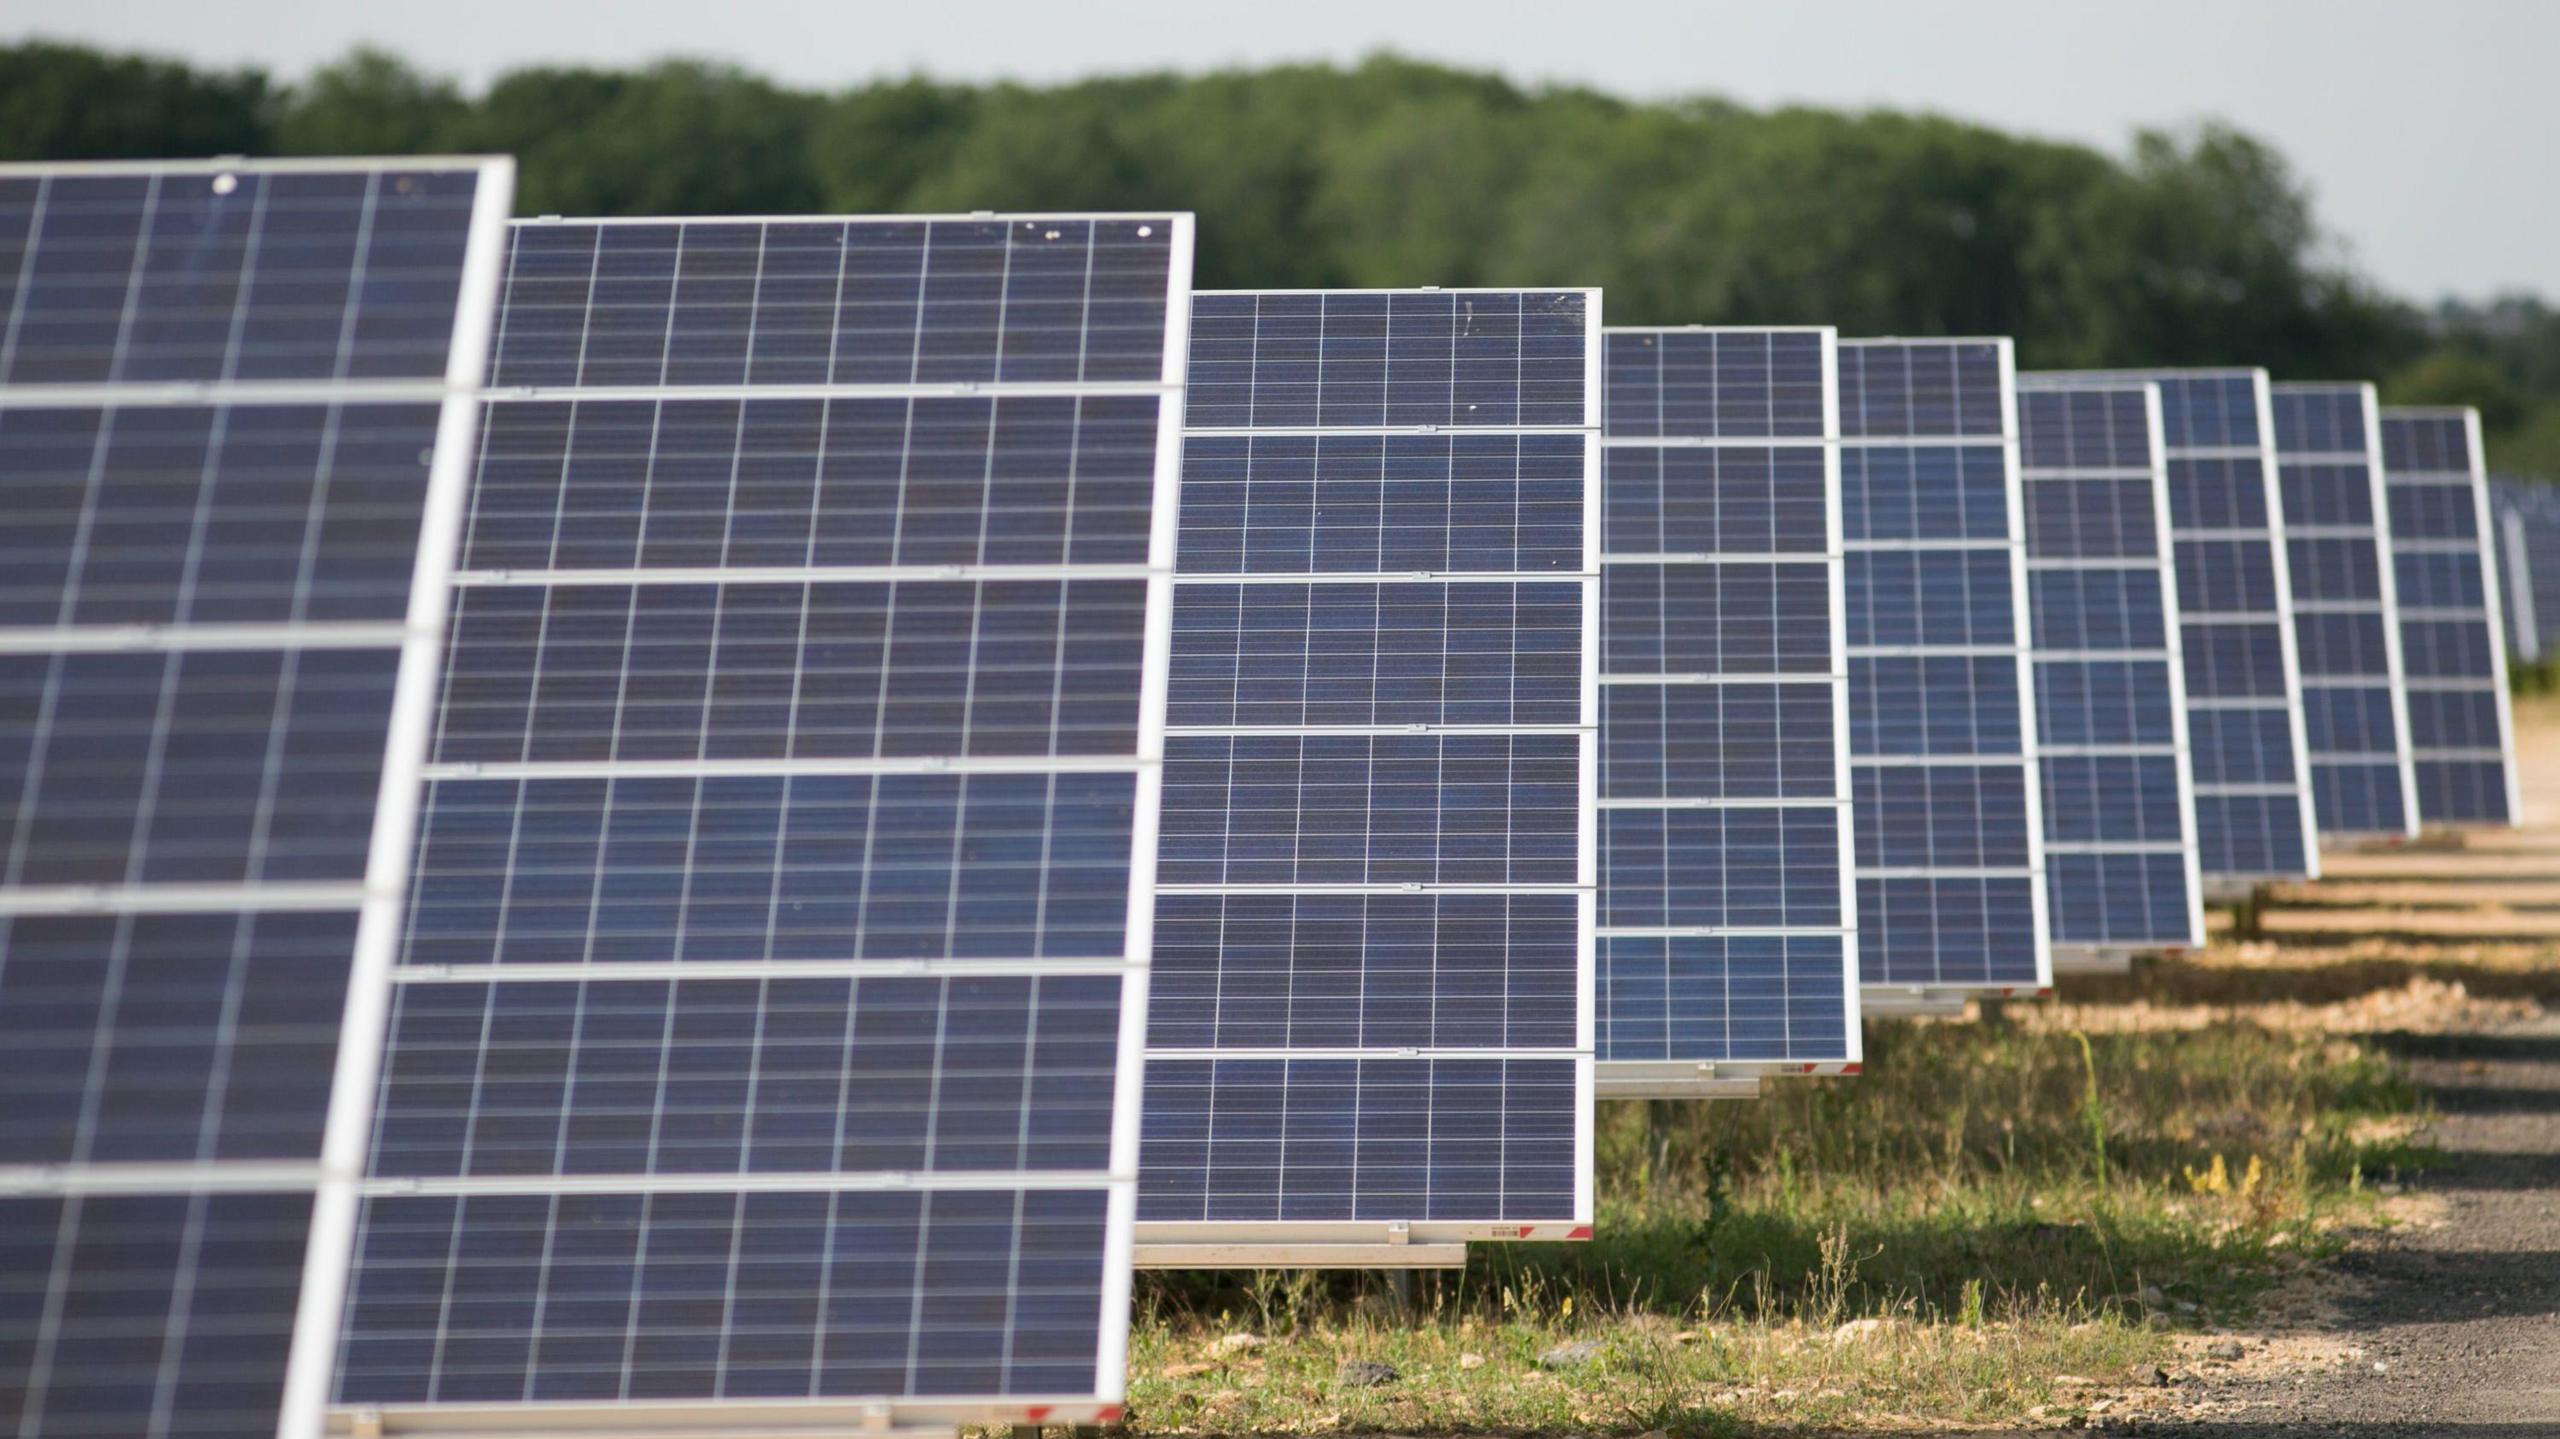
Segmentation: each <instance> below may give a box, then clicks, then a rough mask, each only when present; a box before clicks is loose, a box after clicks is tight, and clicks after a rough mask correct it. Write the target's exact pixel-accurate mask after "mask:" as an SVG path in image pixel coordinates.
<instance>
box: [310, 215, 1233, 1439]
mask: <svg viewBox="0 0 2560 1439" xmlns="http://www.w3.org/2000/svg"><path fill="white" fill-rule="evenodd" d="M1190 247H1191V219H1190V217H1189V216H1187V215H1152V216H1146V215H1141V216H1066V215H1059V216H1021V215H1013V216H971V217H961V218H905V217H902V218H898V219H866V218H839V219H823V220H789V221H756V220H748V221H726V220H713V221H658V220H649V221H632V222H585V221H580V222H557V221H540V222H529V223H519V224H517V225H516V226H515V227H514V228H513V230H512V232H511V246H510V254H509V268H508V274H507V285H506V289H505V296H504V304H503V307H502V309H501V310H500V312H499V331H498V333H499V339H498V353H497V359H496V362H495V373H496V376H497V378H498V379H499V381H501V382H502V383H506V384H509V385H514V386H519V387H521V388H517V389H511V390H507V391H503V392H500V398H498V399H497V400H495V401H494V402H493V403H492V404H491V405H490V406H489V408H488V414H487V419H486V424H485V434H484V439H483V443H482V447H481V462H480V469H479V479H478V483H477V485H476V487H475V488H474V490H473V493H472V505H471V508H470V511H469V513H468V515H467V516H466V517H465V520H464V523H463V526H462V554H461V559H460V562H459V567H458V568H457V570H456V572H455V575H454V585H455V589H454V623H453V627H452V637H451V643H450V648H449V655H448V664H447V682H446V684H445V685H444V687H443V691H442V694H441V697H440V701H439V703H438V705H437V707H436V710H435V733H434V741H433V750H432V753H431V757H430V763H429V764H428V766H427V768H426V771H425V774H426V789H425V796H424V800H423V803H422V807H421V809H422V812H421V815H420V819H419V842H418V848H417V854H416V862H415V866H414V872H413V874H412V876H411V888H410V896H411V897H410V905H409V923H408V925H407V928H406V931H405V932H404V933H403V935H402V936H401V941H400V947H399V954H398V957H397V958H398V962H397V966H396V968H394V969H393V970H392V971H391V976H390V978H391V980H392V983H391V984H390V986H389V994H388V996H387V998H386V1000H385V1001H384V1003H383V1006H382V1012H383V1024H384V1030H385V1036H386V1037H385V1041H384V1054H383V1059H382V1063H381V1066H380V1075H379V1083H378V1086H377V1087H376V1090H375V1093H374V1097H373V1103H372V1105H371V1107H370V1112H369V1114H368V1115H367V1116H366V1119H367V1129H368V1133H367V1136H366V1139H367V1148H368V1152H369V1158H368V1162H367V1166H366V1173H367V1176H368V1177H367V1179H366V1182H365V1184H364V1195H363V1204H362V1209H361V1212H360V1214H358V1215H357V1217H356V1228H355V1232H354V1236H353V1251H354V1259H353V1274H352V1278H351V1280H350V1284H349V1292H348V1296H347V1303H346V1306H345V1324H344V1330H343V1337H342V1341H341V1344H340V1347H339V1350H338V1354H337V1377H336V1389H335V1396H334V1398H335V1404H336V1409H337V1413H338V1415H339V1416H340V1417H341V1420H342V1422H353V1420H352V1419H350V1418H349V1417H348V1416H355V1415H372V1416H378V1418H377V1419H376V1420H367V1421H365V1422H379V1423H380V1424H382V1425H383V1426H384V1428H385V1429H386V1430H388V1431H391V1432H399V1431H402V1430H404V1429H427V1428H435V1427H439V1426H445V1427H450V1426H454V1425H463V1426H466V1427H467V1426H471V1425H478V1426H481V1427H502V1428H507V1429H509V1431H510V1432H520V1431H525V1430H540V1431H546V1432H548V1431H558V1430H565V1429H571V1428H579V1427H584V1428H588V1429H594V1428H598V1427H602V1428H614V1429H626V1428H627V1429H646V1430H648V1431H649V1432H650V1433H652V1434H670V1435H672V1434H687V1433H707V1432H712V1431H714V1430H716V1432H718V1433H721V1434H724V1435H727V1434H736V1433H744V1432H752V1431H755V1430H758V1429H780V1430H788V1431H789V1432H793V1433H801V1432H809V1431H810V1430H811V1429H812V1428H817V1427H824V1428H836V1427H860V1426H865V1425H870V1426H874V1427H880V1426H889V1425H903V1424H912V1423H921V1424H928V1425H930V1424H943V1425H950V1424H960V1423H1007V1422H1012V1423H1039V1422H1057V1423H1087V1422H1097V1421H1100V1420H1104V1419H1108V1418H1110V1417H1113V1416H1115V1415H1116V1414H1117V1413H1118V1412H1119V1404H1120V1400H1121V1397H1122V1394H1123V1392H1124V1388H1123V1386H1124V1383H1125V1377H1124V1370H1125V1363H1124V1357H1125V1350H1126V1344H1127V1322H1128V1308H1129V1242H1130V1231H1129V1224H1130V1218H1131V1212H1132V1207H1133V1205H1134V1201H1135V1183H1136V1181H1135V1170H1136V1158H1137V1139H1138V1131H1137V1118H1138V1116H1137V1084H1138V1080H1139V1077H1140V1070H1139V1068H1138V1065H1139V1059H1140V1051H1139V1048H1138V1039H1139V1028H1138V1022H1139V1019H1140V1015H1141V1011H1140V1008H1139V1006H1141V1005H1143V1003H1144V995H1145V964H1146V957H1147V954H1148V951H1149V949H1150V939H1149V932H1148V931H1149V920H1150V918H1151V915H1150V912H1149V896H1150V895H1151V892H1152V878H1153V875H1152V871H1153V868H1154V833H1155V826H1156V817H1157V795H1158V792H1159V788H1160V783H1161V780H1160V776H1161V766H1160V762H1159V758H1160V739H1159V734H1158V725H1157V722H1156V721H1155V719H1154V718H1153V716H1154V714H1155V713H1156V711H1157V707H1158V706H1160V705H1161V704H1162V695H1163V690H1164V682H1165V681H1164V673H1165V671H1164V665H1165V660H1164V648H1165V647H1164V637H1165V634H1166V631H1167V627H1168V625H1169V623H1170V620H1171V606H1170V596H1171V589H1170V579H1169V575H1170V570H1171V562H1172V538H1173V528H1172V520H1173V501H1174V497H1175V480H1176V471H1175V467H1174V462H1175V459H1176V456H1177V454H1178V450H1177V448H1176V442H1177V438H1178V426H1179V423H1180V415H1181V411H1182V384H1181V381H1182V373H1183V337H1184V334H1185V333H1186V330H1187V326H1186V324H1185V314H1186V310H1187V307H1188V303H1189V294H1190V256H1191V248H1190Z"/></svg>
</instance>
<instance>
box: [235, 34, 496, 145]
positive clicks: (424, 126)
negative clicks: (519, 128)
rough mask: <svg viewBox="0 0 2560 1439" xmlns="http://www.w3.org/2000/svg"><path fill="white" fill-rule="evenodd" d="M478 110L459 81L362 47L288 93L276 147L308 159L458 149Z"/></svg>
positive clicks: (278, 122) (277, 127)
mask: <svg viewBox="0 0 2560 1439" xmlns="http://www.w3.org/2000/svg"><path fill="white" fill-rule="evenodd" d="M470 113H471V104H470V102H469V101H467V100H465V99H464V98H463V97H462V91H461V90H460V89H459V88H457V87H456V86H455V85H454V84H453V82H452V81H450V80H441V79H437V78H435V77H433V76H429V75H423V74H420V73H419V72H418V71H416V70H413V69H411V68H410V67H409V66H408V65H407V64H406V63H404V62H402V61H401V60H400V59H399V58H398V57H396V56H392V55H388V54H385V53H383V52H382V51H380V50H358V51H356V52H355V53H353V54H351V55H349V56H348V57H347V58H345V59H344V60H341V61H339V62H337V63H336V64H334V65H329V66H325V67H323V68H322V69H320V70H319V71H317V72H315V73H314V74H313V75H312V77H311V78H310V79H309V80H306V81H304V82H303V83H302V84H300V85H297V86H295V87H294V88H293V89H292V90H290V91H288V92H287V93H286V95H285V101H284V105H283V110H282V113H281V114H280V115H278V116H277V119H276V139H275V143H276V147H277V148H278V149H280V150H282V151H285V152H286V153H289V154H302V155H416V154H425V153H431V152H433V151H436V150H442V149H449V148H451V147H452V146H453V143H454V139H455V137H456V136H458V135H459V134H461V132H462V129H463V122H464V121H465V119H466V118H467V117H468V116H469V115H470Z"/></svg>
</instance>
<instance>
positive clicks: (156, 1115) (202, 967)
mask: <svg viewBox="0 0 2560 1439" xmlns="http://www.w3.org/2000/svg"><path fill="white" fill-rule="evenodd" d="M511 174H512V166H511V165H510V164H509V163H508V162H506V161H469V160H461V161H453V160H448V161H403V162H397V163H392V164H369V163H365V162H355V161H343V160H310V161H293V162H265V161H258V162H251V161H219V162H203V163H169V164H160V163H150V164H106V165H57V166H0V389H5V390H6V391H8V392H9V400H10V403H8V404H6V405H0V508H5V511H6V513H7V515H8V522H7V524H6V525H5V526H0V639H6V640H7V641H8V643H7V644H6V645H4V646H0V811H6V812H7V813H8V814H10V815H11V816H12V817H13V820H14V822H13V824H12V826H11V832H10V835H9V837H8V838H7V839H6V840H5V841H0V1094H4V1095H5V1096H6V1101H5V1104H4V1105H0V1108H5V1110H6V1113H5V1115H0V1171H6V1172H5V1174H0V1189H5V1190H7V1191H8V1192H9V1193H10V1196H11V1197H9V1198H7V1199H6V1200H0V1292H4V1293H6V1294H7V1296H8V1299H7V1302H6V1304H5V1305H0V1427H6V1428H9V1429H11V1430H13V1431H14V1432H17V1433H21V1434H28V1435H38V1434H40V1435H48V1436H63V1439H77V1436H96V1439H144V1436H149V1439H160V1436H207V1439H210V1437H211V1436H226V1439H227V1436H240V1439H272V1436H274V1435H275V1434H276V1433H277V1432H278V1426H279V1423H280V1422H283V1423H285V1424H286V1427H287V1428H292V1427H294V1425H293V1424H292V1423H291V1422H290V1421H289V1420H286V1419H285V1418H284V1417H283V1408H284V1404H285V1396H286V1390H287V1380H286V1370H287V1366H288V1354H289V1353H290V1351H291V1349H292V1347H293V1340H294V1326H295V1316H296V1314H297V1312H298V1309H299V1308H300V1306H301V1305H302V1303H303V1296H302V1292H301V1290H302V1278H303V1273H304V1265H305V1261H306V1258H307V1256H308V1255H309V1254H311V1253H312V1252H313V1251H314V1246H315V1242H316V1243H318V1244H320V1245H321V1246H322V1248H323V1252H325V1245H326V1236H325V1235H323V1236H319V1237H318V1238H317V1239H316V1240H315V1236H314V1234H313V1232H312V1215H313V1212H314V1192H315V1190H316V1188H317V1187H318V1186H319V1185H320V1184H321V1182H322V1179H321V1174H320V1170H319V1164H318V1161H319V1158H320V1155H321V1153H322V1152H323V1147H324V1130H325V1128H326V1125H327V1123H328V1118H329V1115H330V1112H331V1100H332V1096H331V1085H332V1083H333V1081H334V1080H335V1078H336V1076H337V1074H338V1071H339V1059H340V1056H339V1053H338V1040H339V1035H340V1031H341V1029H342V1027H343V1025H344V1022H345V1016H346V1011H347V1006H348V992H349V986H350V976H351V973H352V972H353V970H354V969H355V967H356V965H357V960H358V956H357V944H358V939H357V934H358V914H357V910H358V907H359V906H360V905H361V904H363V903H365V902H366V901H365V895H366V893H367V885H368V883H377V884H378V882H379V881H380V880H381V879H383V878H384V876H381V875H369V874H368V873H367V867H368V861H369V856H370V855H371V854H372V853H373V852H374V841H375V833H374V831H375V823H376V817H375V809H376V804H377V800H378V799H379V798H380V797H381V795H382V793H383V791H384V788H385V783H386V777H388V778H389V779H390V781H391V782H392V783H393V784H394V785H395V786H397V785H402V784H405V783H406V782H407V776H406V767H407V766H408V765H410V764H414V757H410V756H404V755H402V754H400V753H397V752H394V751H393V750H392V748H391V743H392V715H393V711H394V705H395V691H396V689H397V688H398V682H399V679H400V671H401V665H402V646H403V642H404V639H405V638H406V636H405V635H404V626H406V625H407V623H408V622H409V619H410V616H411V614H412V612H413V603H414V597H413V590H414V589H415V588H416V586H417V585H418V583H419V581H420V579H421V576H422V575H425V576H427V577H428V578H429V580H430V582H433V577H434V576H438V575H441V573H442V567H443V563H444V557H443V556H438V555H426V556H422V555H421V554H420V552H419V541H420V535H421V533H422V531H423V532H426V533H436V532H438V531H439V529H440V527H449V526H450V524H451V521H452V516H451V515H450V514H449V513H447V514H442V515H441V516H440V515H439V514H438V513H437V511H439V510H441V509H443V507H444V506H443V503H440V502H439V501H437V500H436V499H434V498H432V497H431V496H432V495H433V493H434V486H436V485H438V484H443V485H450V484H451V482H452V480H453V479H454V478H455V477H457V476H458V475H459V474H460V473H461V466H460V465H459V464H457V463H456V461H457V460H459V459H460V457H458V456H454V455H451V454H446V453H442V452H440V450H439V425H440V420H441V418H442V416H443V412H444V411H445V410H446V409H447V408H448V407H449V406H451V405H452V404H454V402H455V396H456V394H457V393H459V392H462V391H467V390H469V389H471V388H474V387H476V386H477V385H478V384H479V382H480V377H481V371H482V367H483V362H484V359H485V356H484V355H482V354H481V353H478V352H476V350H474V349H473V348H472V347H470V346H468V345H466V344H464V343H463V342H464V341H466V340H467V339H469V338H470V337H471V336H473V335H474V334H477V333H480V332H481V329H482V327H483V326H484V325H485V322H486V320H487V318H488V316H487V309H488V306H489V304H490V301H491V296H490V295H488V294H487V293H485V286H476V285H474V283H473V282H472V280H471V278H470V277H471V275H473V274H474V273H480V274H486V273H488V271H487V269H486V268H485V267H486V266H487V265H488V263H489V262H490V261H493V260H494V259H495V249H494V246H492V245H490V244H488V243H487V242H488V241H489V240H491V239H494V237H495V234H496V231H495V223H496V220H497V217H498V216H499V215H502V214H503V213H504V211H505V208H506V206H507V203H508V195H509V191H510V188H511ZM475 251H476V252H477V253H474V252H475ZM475 310H476V311H477V312H478V313H476V314H475V313H474V311H475ZM359 383H360V384H363V385H364V386H366V388H365V389H362V390H358V389H356V388H354V385H356V384H359ZM449 386H450V387H452V388H451V389H449V388H448V387H449ZM458 413H459V414H460V415H461V416H463V417H466V418H467V415H468V410H467V407H465V408H464V409H463V410H461V411H459V412H458ZM439 476H441V479H438V477H439ZM444 493H445V494H446V496H447V497H448V498H449V496H450V493H451V492H450V491H446V492H444ZM422 561H423V562H422ZM387 772H388V775H387ZM66 889H68V890H70V891H71V893H72V894H73V895H74V899H73V900H71V901H68V902H67V901H66V900H65V898H64V894H65V891H66ZM246 1165H257V1166H259V1167H258V1168H256V1169H254V1170H252V1169H246V1168H244V1167H243V1166H246ZM135 1166H149V1167H148V1168H136V1167H135ZM322 1338H323V1340H324V1343H325V1336H322Z"/></svg>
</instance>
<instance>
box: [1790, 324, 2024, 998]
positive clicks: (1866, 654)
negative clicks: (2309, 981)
mask: <svg viewBox="0 0 2560 1439" xmlns="http://www.w3.org/2000/svg"><path fill="white" fill-rule="evenodd" d="M2008 343H2009V342H2008V341H2006V340H1931V341H1903V340H1849V341H1843V342H1842V343H1841V346H1840V429H1841V433H1842V435H1843V436H1844V437H1845V438H1844V440H1843V442H1842V449H1841V465H1840V471H1841V478H1840V492H1841V528H1842V532H1843V534H1844V535H1845V537H1846V544H1847V555H1846V565H1845V570H1846V581H1847V586H1846V593H1847V596H1848V601H1847V606H1846V612H1845V613H1846V619H1847V622H1848V671H1849V754H1850V761H1849V763H1850V775H1851V779H1852V782H1853V783H1852V794H1853V796H1854V798H1855V802H1856V817H1855V823H1854V826H1853V828H1854V835H1855V839H1856V859H1855V863H1856V866H1857V882H1858V897H1857V913H1858V931H1859V933H1858V945H1859V971H1858V972H1859V978H1860V981H1861V982H1862V983H1864V984H1866V985H1869V986H1878V985H1887V986H1896V987H1911V988H1924V989H1925V988H1945V987H1956V986H1962V987H1996V988H2004V989H2006V988H2033V987H2037V986H2041V985H2044V984H2047V983H2049V982H2050V981H2051V976H2052V968H2051V960H2050V958H2049V955H2050V940H2049V938H2048V936H2047V934H2046V933H2045V926H2044V924H2043V923H2042V916H2043V914H2044V911H2045V905H2044V901H2043V898H2042V893H2041V891H2042V889H2043V887H2044V883H2045V881H2044V874H2043V844H2044V836H2043V834H2042V833H2041V830H2040V820H2039V818H2038V812H2039V809H2040V805H2041V796H2040V795H2039V794H2038V793H2037V790H2036V786H2035V783H2034V777H2033V769H2034V765H2033V756H2034V753H2035V743H2036V739H2035V713H2034V711H2033V710H2032V709H2031V708H2030V707H2029V706H2028V704H2027V687H2028V686H2027V681H2028V675H2029V667H2028V665H2027V664H2026V662H2025V656H2026V650H2027V646H2026V643H2025V637H2024V634H2023V629H2024V624H2023V611H2024V608H2025V606H2026V603H2027V592H2026V584H2027V581H2026V571H2025V569H2024V561H2023V544H2022V537H2021V534H2020V530H2019V526H2020V524H2021V523H2022V519H2021V506H2020V504H2019V486H2018V477H2017V472H2016V469H2015V466H2016V463H2017V460H2016V452H2015V450H2014V447H2013V446H2014V441H2015V436H2014V435H2013V434H2012V433H2011V431H2010V424H2011V414H2012V411H2013V408H2014V407H2013V402H2012V401H2013V397H2012V390H2013V387H2014V380H2013V378H2012V374H2013V372H2012V367H2011V364H2010V361H2009V357H2008V354H2007V350H2008Z"/></svg>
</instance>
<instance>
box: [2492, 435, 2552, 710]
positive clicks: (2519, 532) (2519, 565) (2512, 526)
mask: <svg viewBox="0 0 2560 1439" xmlns="http://www.w3.org/2000/svg"><path fill="white" fill-rule="evenodd" d="M2489 517H2490V523H2491V526H2492V528H2493V530H2494V536H2493V541H2492V543H2491V545H2490V553H2491V555H2492V556H2493V557H2494V559H2495V562H2496V565H2497V572H2498V603H2499V612H2500V615H2501V617H2502V618H2503V619H2504V620H2505V622H2506V627H2507V653H2509V654H2511V655H2513V656H2515V657H2516V658H2517V659H2518V660H2521V661H2523V662H2524V663H2526V664H2540V663H2541V662H2542V661H2543V660H2545V659H2546V658H2548V657H2549V656H2550V655H2551V653H2552V651H2553V649H2554V647H2555V644H2554V640H2553V637H2552V629H2553V627H2554V626H2555V625H2560V486H2554V485H2551V484H2548V483H2545V482H2543V481H2539V480H2521V479H2500V478H2496V477H2492V478H2491V479H2490V481H2489Z"/></svg>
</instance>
